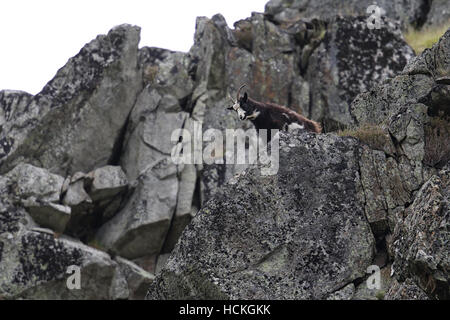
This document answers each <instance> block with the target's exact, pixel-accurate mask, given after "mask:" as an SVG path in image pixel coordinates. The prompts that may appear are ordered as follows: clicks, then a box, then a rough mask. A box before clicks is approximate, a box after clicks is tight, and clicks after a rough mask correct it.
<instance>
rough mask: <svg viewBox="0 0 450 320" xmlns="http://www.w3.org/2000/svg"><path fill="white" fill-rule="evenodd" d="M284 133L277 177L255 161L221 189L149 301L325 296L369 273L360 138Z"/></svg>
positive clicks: (174, 255)
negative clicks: (264, 173) (263, 172)
mask: <svg viewBox="0 0 450 320" xmlns="http://www.w3.org/2000/svg"><path fill="white" fill-rule="evenodd" d="M281 137H282V138H281V141H280V159H279V160H280V161H279V164H280V166H279V172H278V174H277V175H273V176H262V175H261V173H260V172H259V168H258V167H254V166H252V167H251V168H249V169H248V170H245V171H244V172H243V173H242V174H241V175H240V176H239V177H238V179H237V182H236V184H226V185H224V186H222V187H221V190H220V191H219V192H218V193H217V194H216V196H215V197H214V198H213V199H211V200H210V201H209V202H208V203H207V204H206V205H205V206H204V207H203V208H202V209H201V210H200V212H199V213H198V214H197V215H196V216H195V217H194V219H193V220H192V222H191V223H190V224H189V226H188V227H187V228H186V229H185V231H184V232H183V234H182V236H181V238H180V240H179V242H178V243H177V245H176V246H175V249H174V251H173V252H172V255H171V256H170V258H169V260H168V262H167V264H166V266H165V267H164V268H163V270H162V271H161V273H160V274H159V275H158V276H157V277H156V279H155V282H154V283H153V284H152V285H151V286H150V289H149V292H148V297H149V298H152V299H186V298H194V299H218V298H221V299H222V298H231V299H250V298H251V299H289V298H290V299H302V298H303V299H307V298H309V299H313V298H316V299H322V298H326V297H327V296H328V295H330V294H331V293H333V292H335V291H336V290H338V289H339V288H342V287H343V286H344V285H346V284H348V283H350V282H352V281H353V280H355V279H356V278H359V277H361V276H363V275H364V274H365V269H366V267H367V266H368V265H369V264H370V262H371V261H372V258H373V249H374V238H373V236H372V233H371V232H370V227H369V225H368V223H367V221H366V218H365V216H364V211H363V206H362V203H361V201H360V199H359V197H358V189H359V188H360V181H359V175H358V161H357V154H358V153H357V150H358V143H357V142H356V140H354V139H343V138H338V137H336V136H333V135H326V136H324V135H315V134H298V133H297V135H290V136H286V135H284V134H281ZM319 159H320V160H319ZM342 199H346V201H345V203H343V202H342Z"/></svg>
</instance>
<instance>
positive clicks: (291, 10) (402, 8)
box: [265, 0, 445, 28]
mask: <svg viewBox="0 0 450 320" xmlns="http://www.w3.org/2000/svg"><path fill="white" fill-rule="evenodd" d="M430 2H432V3H434V2H438V3H439V2H441V4H440V5H441V6H442V3H443V2H445V0H444V1H440V0H433V1H427V0H407V1H403V0H379V1H376V2H374V1H370V0H363V1H359V0H351V1H345V2H343V1H339V0H321V1H313V0H307V1H305V0H271V1H269V2H268V3H267V4H266V7H265V13H266V14H268V15H270V16H272V17H273V19H274V20H276V21H283V20H289V19H291V20H292V19H298V18H313V17H317V18H321V19H325V20H328V19H332V18H333V17H335V16H336V15H351V16H355V15H360V16H366V15H367V16H368V13H372V10H369V9H368V8H369V6H371V5H373V4H374V3H375V4H376V5H378V6H379V7H380V8H382V9H383V14H382V16H386V17H388V18H391V19H395V20H399V21H400V22H401V24H402V26H403V27H405V28H407V27H408V26H410V25H412V26H414V27H420V26H422V25H423V24H424V23H425V21H426V19H427V14H428V11H429V10H430V5H429V3H430Z"/></svg>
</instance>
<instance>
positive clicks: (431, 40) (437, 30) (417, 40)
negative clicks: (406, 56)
mask: <svg viewBox="0 0 450 320" xmlns="http://www.w3.org/2000/svg"><path fill="white" fill-rule="evenodd" d="M448 28H450V21H449V22H447V23H445V24H444V25H442V26H433V27H424V28H423V29H422V30H415V29H412V28H411V29H409V30H407V31H406V32H405V34H404V37H405V40H406V42H407V43H408V44H409V45H410V46H411V48H413V49H414V51H415V53H416V54H417V55H419V54H420V53H422V51H423V50H425V49H426V48H431V47H432V46H433V44H435V43H436V42H438V40H439V38H440V37H442V35H443V34H444V33H445V32H446V31H447V30H448Z"/></svg>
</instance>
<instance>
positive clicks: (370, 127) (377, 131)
mask: <svg viewBox="0 0 450 320" xmlns="http://www.w3.org/2000/svg"><path fill="white" fill-rule="evenodd" d="M337 135H338V136H341V137H348V136H351V137H354V138H356V139H358V140H360V141H362V142H364V143H366V144H367V145H368V146H369V147H371V148H372V149H376V150H383V149H384V147H385V146H386V145H387V144H388V143H389V142H390V141H389V140H390V137H389V134H388V133H387V132H386V131H385V130H383V129H382V128H381V127H379V126H377V125H374V124H363V125H361V126H360V127H358V128H353V129H345V130H340V131H338V132H337Z"/></svg>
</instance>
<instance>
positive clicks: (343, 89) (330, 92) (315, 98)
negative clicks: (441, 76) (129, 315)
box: [306, 17, 414, 131]
mask: <svg viewBox="0 0 450 320" xmlns="http://www.w3.org/2000/svg"><path fill="white" fill-rule="evenodd" d="M381 52H383V53H382V54H381ZM413 56H414V52H413V50H412V49H411V48H410V47H409V46H408V45H407V44H406V43H405V41H404V40H403V37H402V35H401V32H400V31H399V30H398V29H396V26H395V25H394V24H393V23H392V22H391V21H387V22H386V24H385V25H383V26H382V27H381V28H380V29H373V30H371V29H369V28H368V27H367V23H366V19H365V18H364V17H358V18H342V17H338V18H337V19H335V20H333V21H331V22H330V24H329V25H328V29H327V33H326V34H325V36H324V38H323V40H322V42H321V43H320V45H319V46H318V48H317V49H316V50H315V51H314V52H313V53H312V54H311V56H310V58H309V63H308V65H307V71H306V80H307V81H308V83H309V90H310V92H311V93H310V99H311V101H310V106H309V107H310V113H311V117H312V118H313V119H321V120H322V123H323V127H324V128H325V130H327V131H332V130H336V129H337V128H339V127H342V126H343V125H349V124H353V119H352V117H351V115H350V110H349V106H350V103H351V102H352V101H353V99H354V98H355V97H356V96H357V95H358V94H359V93H361V92H365V91H367V90H368V89H369V88H371V87H372V86H374V85H375V84H378V83H380V82H381V80H382V79H388V78H392V77H394V76H395V75H396V74H397V73H399V72H400V71H402V69H403V67H404V66H405V65H406V62H408V61H409V60H410V59H411V58H412V57H413Z"/></svg>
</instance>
